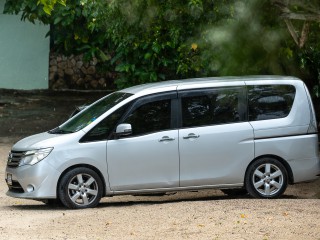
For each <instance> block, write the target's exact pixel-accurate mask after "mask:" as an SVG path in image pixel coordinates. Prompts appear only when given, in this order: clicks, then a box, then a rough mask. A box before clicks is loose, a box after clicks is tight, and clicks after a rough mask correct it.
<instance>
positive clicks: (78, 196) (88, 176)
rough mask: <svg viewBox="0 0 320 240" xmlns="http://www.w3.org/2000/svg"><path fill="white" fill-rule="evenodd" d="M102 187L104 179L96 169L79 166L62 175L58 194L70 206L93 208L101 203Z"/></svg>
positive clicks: (64, 203)
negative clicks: (102, 179)
mask: <svg viewBox="0 0 320 240" xmlns="http://www.w3.org/2000/svg"><path fill="white" fill-rule="evenodd" d="M102 189H103V185H102V181H101V179H100V177H99V175H98V174H97V173H96V172H95V171H93V170H91V169H89V168H85V167H79V168H75V169H72V170H70V171H69V172H67V173H66V174H65V175H64V176H63V177H62V179H61V181H60V183H59V189H58V195H59V199H60V200H61V202H62V203H63V205H65V206H66V207H68V208H91V207H95V206H97V205H98V204H99V201H100V199H101V197H102Z"/></svg>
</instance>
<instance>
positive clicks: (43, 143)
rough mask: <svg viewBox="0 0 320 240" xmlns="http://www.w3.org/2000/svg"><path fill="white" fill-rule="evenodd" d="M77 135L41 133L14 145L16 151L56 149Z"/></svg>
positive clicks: (13, 148)
mask: <svg viewBox="0 0 320 240" xmlns="http://www.w3.org/2000/svg"><path fill="white" fill-rule="evenodd" d="M75 135H77V134H76V133H70V134H51V133H48V132H44V133H39V134H36V135H32V136H30V137H26V138H24V139H22V140H20V141H18V142H17V143H16V144H14V145H13V147H12V150H14V151H28V150H33V149H40V148H47V147H55V146H57V145H60V144H64V143H66V142H67V141H68V140H70V139H72V138H74V137H75Z"/></svg>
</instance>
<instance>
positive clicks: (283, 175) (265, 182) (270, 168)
mask: <svg viewBox="0 0 320 240" xmlns="http://www.w3.org/2000/svg"><path fill="white" fill-rule="evenodd" d="M245 184H246V189H247V191H248V193H249V194H250V195H251V196H253V197H256V198H277V197H279V196H280V195H282V194H283V193H284V191H285V190H286V188H287V185H288V174H287V171H286V168H285V167H284V166H283V164H282V163H280V162H279V161H277V160H275V159H273V158H261V159H258V160H257V161H255V162H254V163H253V164H251V165H250V166H249V168H248V171H247V173H246V177H245Z"/></svg>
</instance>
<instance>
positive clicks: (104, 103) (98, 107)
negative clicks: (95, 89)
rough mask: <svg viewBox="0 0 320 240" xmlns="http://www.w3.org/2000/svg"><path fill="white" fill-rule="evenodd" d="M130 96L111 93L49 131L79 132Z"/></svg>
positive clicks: (57, 132) (59, 132)
mask: <svg viewBox="0 0 320 240" xmlns="http://www.w3.org/2000/svg"><path fill="white" fill-rule="evenodd" d="M130 96H132V94H130V93H124V92H114V93H111V94H109V95H107V96H106V97H104V98H102V99H101V100H99V101H98V102H96V103H95V104H93V105H91V106H89V107H87V108H85V109H84V110H82V111H81V112H80V113H78V114H77V115H76V116H74V117H73V118H71V119H70V120H68V121H67V122H65V123H63V124H62V125H61V126H60V127H57V128H55V129H53V130H51V131H49V133H53V134H64V133H73V132H77V131H79V130H81V129H83V128H84V127H86V126H88V125H89V124H90V123H92V122H94V121H95V120H96V119H97V118H98V117H100V116H101V115H102V114H103V113H105V112H106V111H108V110H109V109H110V108H112V107H114V106H115V105H116V104H118V103H119V102H121V101H123V100H124V99H126V98H128V97H130Z"/></svg>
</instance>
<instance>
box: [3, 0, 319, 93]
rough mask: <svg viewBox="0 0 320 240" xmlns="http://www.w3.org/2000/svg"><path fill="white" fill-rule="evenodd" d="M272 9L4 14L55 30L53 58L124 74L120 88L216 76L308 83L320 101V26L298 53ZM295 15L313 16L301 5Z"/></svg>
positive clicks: (110, 6)
mask: <svg viewBox="0 0 320 240" xmlns="http://www.w3.org/2000/svg"><path fill="white" fill-rule="evenodd" d="M273 2H277V1H275V0H68V1H66V0H6V4H5V9H4V11H5V13H13V14H18V13H20V12H21V13H22V19H23V20H28V21H31V22H35V21H36V20H39V21H40V22H42V23H44V24H50V25H51V30H50V36H51V39H52V41H53V42H54V45H53V48H52V51H57V52H62V53H64V54H79V53H84V54H85V58H86V59H87V60H90V59H92V58H93V57H96V58H97V59H98V60H99V63H98V67H99V68H100V71H108V72H114V73H116V74H117V79H116V85H117V86H118V87H119V88H123V87H127V86H131V85H135V84H140V83H146V82H155V81H162V80H167V79H179V78H191V77H205V76H214V75H248V74H284V75H298V76H300V77H301V76H302V77H304V76H306V75H307V76H308V78H310V79H315V80H314V81H313V82H312V83H311V84H310V86H311V87H312V88H313V89H314V95H315V96H318V97H319V85H320V84H319V79H320V62H319V59H320V48H319V44H318V39H319V24H317V23H312V24H310V32H309V34H308V41H307V44H306V45H305V47H304V48H303V49H299V48H298V47H297V46H296V44H295V42H294V41H293V39H292V37H291V35H290V33H289V32H288V29H287V26H286V24H285V23H284V21H283V20H282V19H281V18H279V16H280V15H281V14H282V13H281V11H280V10H279V9H278V8H277V7H276V6H274V5H272V3H273ZM278 2H279V1H278ZM304 2H307V3H308V1H304ZM313 2H316V1H315V0H314V1H313ZM309 3H311V2H309ZM308 6H309V5H308V4H307V7H308ZM289 7H290V9H291V10H292V11H298V12H300V11H302V10H304V9H306V8H305V5H301V4H300V3H299V1H295V2H292V4H291V5H290V6H289ZM307 9H309V10H310V7H308V8H307ZM277 10H279V11H277ZM294 24H295V27H297V28H298V29H299V28H301V27H302V26H303V23H302V22H297V23H296V22H295V23H294Z"/></svg>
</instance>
